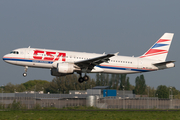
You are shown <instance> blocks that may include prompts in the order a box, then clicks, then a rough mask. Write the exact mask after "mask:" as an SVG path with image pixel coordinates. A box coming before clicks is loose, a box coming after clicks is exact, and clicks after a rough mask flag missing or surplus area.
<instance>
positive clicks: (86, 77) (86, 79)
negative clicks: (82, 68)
mask: <svg viewBox="0 0 180 120" xmlns="http://www.w3.org/2000/svg"><path fill="white" fill-rule="evenodd" d="M79 75H80V77H79V79H78V81H79V83H82V82H84V81H88V80H89V76H87V75H86V74H85V75H84V77H82V74H81V73H79Z"/></svg>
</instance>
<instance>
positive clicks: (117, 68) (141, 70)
mask: <svg viewBox="0 0 180 120" xmlns="http://www.w3.org/2000/svg"><path fill="white" fill-rule="evenodd" d="M3 60H10V61H22V62H36V63H47V64H52V63H53V61H42V60H27V59H14V58H3ZM96 67H99V68H105V69H114V70H129V71H138V72H149V70H143V69H131V68H123V67H109V66H96Z"/></svg>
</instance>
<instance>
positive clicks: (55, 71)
mask: <svg viewBox="0 0 180 120" xmlns="http://www.w3.org/2000/svg"><path fill="white" fill-rule="evenodd" d="M69 74H72V73H67V74H65V73H59V72H58V71H57V68H51V75H52V76H65V75H69Z"/></svg>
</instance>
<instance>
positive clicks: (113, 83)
mask: <svg viewBox="0 0 180 120" xmlns="http://www.w3.org/2000/svg"><path fill="white" fill-rule="evenodd" d="M78 78H79V76H78V75H76V74H72V75H67V76H62V77H54V78H53V80H52V81H50V82H49V81H46V80H29V81H27V82H25V83H22V84H16V85H14V84H12V83H8V84H7V85H5V86H1V89H0V92H4V93H14V92H26V91H36V92H37V91H43V92H44V93H48V92H50V93H61V94H68V93H69V90H86V89H91V88H93V87H95V86H109V89H116V90H131V91H133V93H134V94H136V95H140V96H149V97H159V98H170V96H169V95H171V94H172V95H173V97H174V98H178V99H180V91H179V90H177V89H176V88H175V87H167V86H165V85H159V86H158V87H157V89H155V88H154V87H150V86H147V85H146V82H145V78H144V75H140V76H137V77H136V79H135V85H131V84H130V82H129V77H128V76H127V74H104V73H97V74H96V78H95V79H92V78H90V79H89V80H88V81H86V82H83V83H79V82H78ZM2 90H3V91H2Z"/></svg>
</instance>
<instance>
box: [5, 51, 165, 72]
mask: <svg viewBox="0 0 180 120" xmlns="http://www.w3.org/2000/svg"><path fill="white" fill-rule="evenodd" d="M13 51H15V52H12V53H10V54H7V55H5V56H4V57H3V60H4V61H6V62H7V63H10V64H14V65H19V66H29V67H39V68H48V69H51V68H53V63H55V62H56V61H58V62H66V63H72V64H73V63H74V62H77V61H83V60H87V59H91V58H95V57H98V56H102V54H95V53H85V52H73V51H61V50H50V49H37V48H20V49H16V50H13ZM158 62H162V61H157V60H151V59H146V58H139V57H126V56H118V55H116V56H113V57H111V58H110V60H109V61H108V62H104V63H101V64H99V65H96V66H95V67H94V69H92V70H91V71H86V70H82V69H81V70H80V69H75V70H74V71H75V72H78V71H81V72H102V73H119V74H124V73H125V74H130V73H139V72H149V71H154V70H158V69H160V68H158V67H157V66H154V65H153V64H154V63H158ZM162 69H164V68H162Z"/></svg>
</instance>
